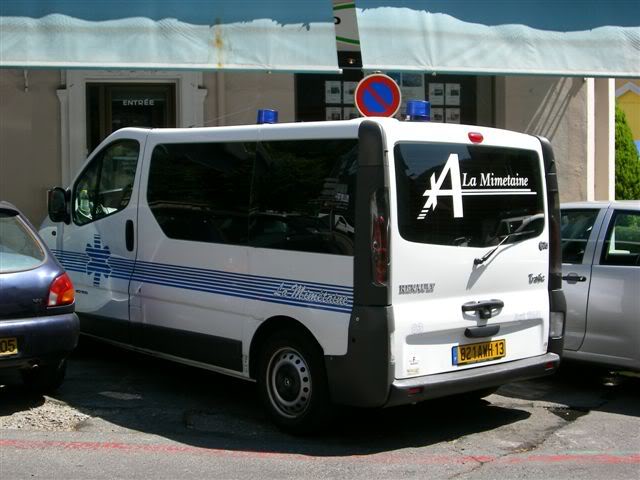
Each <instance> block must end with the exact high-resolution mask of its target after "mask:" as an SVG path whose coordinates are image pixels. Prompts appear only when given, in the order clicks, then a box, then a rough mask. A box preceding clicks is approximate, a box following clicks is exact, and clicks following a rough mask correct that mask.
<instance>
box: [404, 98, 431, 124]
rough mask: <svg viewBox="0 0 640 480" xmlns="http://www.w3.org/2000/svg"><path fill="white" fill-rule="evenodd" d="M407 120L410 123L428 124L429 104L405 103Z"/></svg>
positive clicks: (418, 101) (429, 115) (415, 101)
mask: <svg viewBox="0 0 640 480" xmlns="http://www.w3.org/2000/svg"><path fill="white" fill-rule="evenodd" d="M407 120H408V121H411V122H428V121H429V120H431V104H430V103H429V102H427V101H426V100H409V101H407Z"/></svg>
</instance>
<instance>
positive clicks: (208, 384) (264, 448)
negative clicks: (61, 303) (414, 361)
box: [0, 337, 530, 456]
mask: <svg viewBox="0 0 640 480" xmlns="http://www.w3.org/2000/svg"><path fill="white" fill-rule="evenodd" d="M12 388H13V390H12V389H11V388H9V389H8V391H6V392H0V402H3V401H4V399H6V398H13V399H14V403H17V404H19V403H20V401H19V400H20V398H22V405H21V408H24V409H28V408H32V407H31V406H32V405H33V402H34V400H33V397H31V398H28V397H27V395H26V393H25V392H24V391H22V390H21V389H20V387H18V386H15V387H12ZM52 397H53V398H55V399H57V400H59V401H61V402H64V403H65V404H67V405H69V406H71V407H73V408H74V409H76V410H78V411H80V412H81V413H84V414H85V415H89V416H90V418H89V419H88V420H85V421H83V422H81V423H79V424H78V425H76V426H75V429H76V430H79V431H87V432H102V431H106V432H116V431H126V430H134V431H139V432H143V433H148V434H154V435H159V436H162V437H165V438H168V439H172V440H175V441H179V442H181V443H185V444H188V445H191V446H195V447H203V448H215V449H227V450H240V451H254V452H278V453H294V454H303V455H311V456H345V455H367V454H373V453H378V452H382V451H392V450H396V449H401V448H406V447H423V446H428V445H431V444H436V443H439V442H443V441H450V440H455V439H457V438H460V437H462V436H465V435H470V434H474V433H478V432H484V431H489V430H492V429H495V428H498V427H501V426H504V425H508V424H511V423H514V422H518V421H521V420H524V419H526V418H528V417H529V416H530V414H529V413H528V412H526V411H524V410H519V409H514V408H505V407H499V406H493V405H491V404H489V403H488V402H486V401H483V400H473V401H470V402H468V403H464V404H463V405H462V406H461V405H460V403H458V402H456V403H453V402H451V401H447V400H438V401H431V402H424V403H422V404H418V405H409V406H404V407H396V408H390V409H346V408H345V409H341V410H339V411H338V414H337V417H336V419H335V420H334V421H333V422H332V424H331V425H330V426H329V428H328V429H327V432H326V433H321V434H318V435H316V436H313V437H292V436H290V435H288V434H285V433H282V432H280V431H279V430H278V429H277V428H275V427H274V425H273V424H272V423H271V421H270V420H269V419H268V418H267V416H266V414H265V412H264V410H263V409H262V406H261V405H260V402H259V399H258V395H257V389H256V386H255V384H253V383H250V382H246V381H243V380H239V379H234V378H231V377H227V376H224V375H219V374H216V373H213V372H208V371H205V370H201V369H197V368H192V367H188V366H183V365H179V364H176V363H172V362H168V361H164V360H160V359H155V358H152V357H149V356H145V355H141V354H137V353H133V352H129V351H126V350H122V349H119V348H115V347H111V346H109V345H106V344H103V343H100V342H96V341H94V340H91V339H87V338H84V337H83V338H82V339H81V344H80V346H79V348H78V350H77V351H76V352H75V353H74V354H73V355H72V357H71V359H70V361H69V366H68V370H67V378H66V380H65V382H64V384H63V385H62V387H61V388H60V389H59V391H58V393H57V394H56V395H53V396H52ZM38 401H39V402H42V401H43V400H42V397H40V400H36V402H38ZM14 408H16V407H14Z"/></svg>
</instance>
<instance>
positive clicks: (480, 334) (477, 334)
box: [464, 325, 500, 338]
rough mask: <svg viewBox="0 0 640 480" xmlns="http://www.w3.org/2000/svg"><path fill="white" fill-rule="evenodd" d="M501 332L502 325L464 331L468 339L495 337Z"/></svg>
mask: <svg viewBox="0 0 640 480" xmlns="http://www.w3.org/2000/svg"><path fill="white" fill-rule="evenodd" d="M499 331H500V325H485V326H484V327H471V328H466V329H465V330H464V336H465V337H467V338H484V337H493V336H494V335H496V334H497V333H498V332H499Z"/></svg>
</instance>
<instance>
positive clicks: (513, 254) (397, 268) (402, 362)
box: [385, 123, 549, 379]
mask: <svg viewBox="0 0 640 480" xmlns="http://www.w3.org/2000/svg"><path fill="white" fill-rule="evenodd" d="M399 127H400V126H399V125H397V124H391V125H389V126H388V127H387V129H386V130H385V131H386V139H387V149H388V151H389V153H388V155H389V163H390V164H391V166H390V168H389V175H390V182H389V189H390V195H389V198H390V211H391V212H392V215H393V212H396V211H397V192H396V179H395V169H394V168H393V166H392V165H393V162H394V158H393V146H394V145H395V144H396V143H398V142H403V141H404V142H416V139H419V142H426V143H432V142H435V143H452V144H463V145H472V142H471V141H470V140H469V136H468V134H469V133H470V132H474V133H480V134H482V136H483V141H482V143H481V145H482V146H495V147H507V148H517V149H525V150H532V151H534V152H536V153H537V154H538V156H539V158H540V164H539V172H540V175H542V172H544V167H543V165H542V152H541V148H540V142H539V141H538V140H537V139H535V138H534V137H531V136H529V135H523V134H518V133H515V132H507V131H502V130H496V129H491V128H481V127H475V126H474V127H466V128H465V127H464V126H463V127H460V126H458V125H456V126H454V125H446V124H437V125H436V124H429V125H428V126H425V124H420V123H415V124H411V125H406V124H403V125H402V128H399ZM425 127H426V128H425ZM463 188H464V186H463ZM544 198H545V202H544V204H545V215H547V212H546V197H544ZM423 221H428V218H427V219H425V220H423ZM391 224H392V230H391V258H392V260H391V271H390V285H391V292H392V294H391V295H392V298H391V303H392V305H393V313H394V321H395V328H396V330H395V332H394V335H393V341H392V342H393V343H392V345H393V347H392V351H393V357H394V360H395V377H396V378H398V379H404V378H410V377H417V376H422V375H429V374H434V373H443V372H449V371H455V370H461V369H468V368H478V367H479V366H482V365H491V364H495V363H503V362H509V361H512V360H518V359H522V358H526V357H531V356H535V355H542V354H544V353H545V352H546V350H547V337H548V324H549V321H548V320H549V296H548V290H547V288H548V285H547V282H548V279H547V278H546V277H547V272H548V268H549V252H548V250H546V249H544V250H541V249H540V248H539V246H540V245H541V242H542V243H544V244H547V245H548V242H549V232H548V226H545V228H544V230H543V231H542V232H541V234H540V235H539V236H537V237H536V238H532V239H528V240H524V241H520V242H517V243H513V244H506V245H503V246H500V247H499V248H498V250H497V251H496V252H495V253H494V254H493V256H492V257H491V258H490V259H489V260H488V261H487V262H486V263H484V264H482V265H478V266H476V265H474V259H476V258H478V257H481V256H483V255H484V254H485V253H487V252H488V251H490V250H492V248H493V247H486V248H469V247H466V248H462V247H455V246H444V245H434V244H421V243H415V242H410V241H407V240H405V239H403V238H402V236H401V235H400V233H399V231H398V228H397V224H395V223H394V221H393V217H392V220H391ZM539 274H543V276H544V277H545V280H544V281H540V282H536V283H531V281H530V277H529V275H534V276H537V275H539ZM538 278H540V277H538ZM425 284H426V285H429V288H428V289H432V291H430V292H428V293H423V294H417V295H406V294H400V293H399V291H400V289H399V287H400V286H401V285H425ZM490 299H499V300H501V301H503V302H504V308H503V309H501V311H500V312H499V314H498V315H496V316H494V317H493V318H491V319H489V320H487V321H478V320H477V317H476V316H474V315H470V314H464V313H463V312H462V309H461V306H462V305H463V304H464V303H467V302H472V301H479V300H490ZM493 324H499V325H500V331H499V333H498V334H497V335H496V336H495V337H492V338H491V340H497V339H506V355H505V356H504V357H503V358H500V359H497V360H491V361H486V362H482V363H480V364H477V363H475V364H468V365H453V362H452V348H454V347H456V346H457V345H464V344H473V343H478V342H484V341H487V339H470V338H466V337H465V336H464V335H463V333H464V331H465V328H467V327H475V326H476V325H483V326H484V325H493Z"/></svg>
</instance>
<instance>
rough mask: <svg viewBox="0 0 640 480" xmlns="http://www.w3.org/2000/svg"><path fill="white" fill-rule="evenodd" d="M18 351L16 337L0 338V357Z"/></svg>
mask: <svg viewBox="0 0 640 480" xmlns="http://www.w3.org/2000/svg"><path fill="white" fill-rule="evenodd" d="M16 353H18V339H17V338H13V337H8V338H0V357H1V356H4V355H15V354H16Z"/></svg>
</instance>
